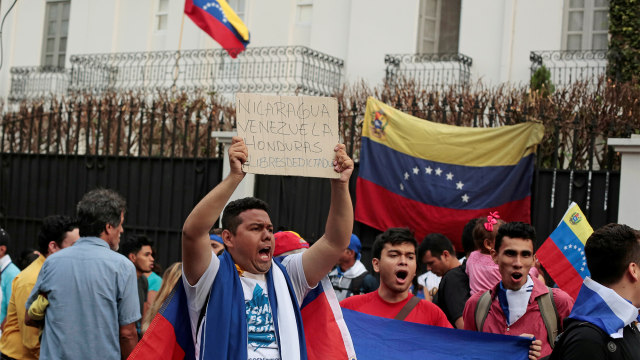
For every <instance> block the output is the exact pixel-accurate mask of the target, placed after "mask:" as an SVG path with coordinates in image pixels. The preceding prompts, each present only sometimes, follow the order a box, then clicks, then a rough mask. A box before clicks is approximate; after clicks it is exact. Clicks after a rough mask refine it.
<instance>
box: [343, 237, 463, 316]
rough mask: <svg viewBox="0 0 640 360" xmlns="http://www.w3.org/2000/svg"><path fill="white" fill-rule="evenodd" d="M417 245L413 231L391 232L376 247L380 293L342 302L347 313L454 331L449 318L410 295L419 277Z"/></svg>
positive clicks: (376, 241) (379, 238)
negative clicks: (363, 314) (352, 312)
mask: <svg viewBox="0 0 640 360" xmlns="http://www.w3.org/2000/svg"><path fill="white" fill-rule="evenodd" d="M417 245H418V244H417V242H416V239H415V238H414V236H413V234H412V233H411V231H410V230H409V229H404V228H390V229H388V230H387V231H385V232H384V233H382V234H380V235H378V236H377V237H376V240H375V242H374V243H373V260H372V263H373V269H374V271H375V272H377V273H379V274H380V287H379V288H378V290H377V291H374V292H371V293H368V294H363V295H355V296H352V297H349V298H347V299H345V300H342V301H341V302H340V306H342V307H343V308H345V309H350V310H355V311H359V312H362V313H365V314H369V315H375V316H380V317H384V318H388V319H397V320H405V321H409V322H414V323H419V324H426V325H435V326H441V327H447V328H451V324H449V321H448V320H447V317H446V316H445V314H444V313H443V312H442V310H440V308H438V307H437V306H436V305H434V304H433V303H431V302H429V301H425V300H420V299H419V298H417V297H415V296H413V294H411V293H410V292H409V287H411V283H412V280H413V278H414V277H415V276H416V266H417V265H416V248H417Z"/></svg>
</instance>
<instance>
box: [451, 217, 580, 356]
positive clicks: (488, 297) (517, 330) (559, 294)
mask: <svg viewBox="0 0 640 360" xmlns="http://www.w3.org/2000/svg"><path fill="white" fill-rule="evenodd" d="M535 241H536V233H535V229H534V228H533V227H532V226H531V225H529V224H525V223H521V222H512V223H506V224H504V225H502V226H501V227H500V229H499V230H498V233H497V235H496V239H495V249H492V250H491V257H492V258H493V260H494V261H495V263H496V264H498V269H499V271H500V275H501V281H499V282H497V283H496V284H494V286H493V288H492V289H491V290H488V291H485V292H479V293H476V294H475V295H472V296H471V298H470V299H469V300H468V301H467V303H466V305H465V308H464V313H463V316H462V317H463V320H464V328H465V329H466V330H473V331H483V332H490V333H494V334H505V335H520V336H528V337H530V336H535V338H536V340H535V341H533V342H532V345H531V351H530V353H529V358H531V359H536V358H538V357H540V356H546V355H549V354H550V353H551V344H553V339H555V336H556V335H557V332H558V330H560V326H561V322H562V320H563V319H564V318H566V317H567V316H568V315H569V312H570V311H571V307H572V306H573V299H572V298H571V297H570V296H569V295H567V293H565V292H564V291H562V290H560V289H551V288H548V287H547V286H546V285H545V284H544V283H543V282H542V281H540V280H539V279H537V278H536V277H532V276H531V275H530V274H529V270H530V269H531V267H532V266H533V264H534V261H535V256H534V254H533V244H534V242H535ZM545 316H547V317H548V318H552V319H553V320H554V321H550V322H549V324H546V323H545V321H544V317H545Z"/></svg>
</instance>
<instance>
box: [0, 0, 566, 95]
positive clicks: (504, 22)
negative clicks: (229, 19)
mask: <svg viewBox="0 0 640 360" xmlns="http://www.w3.org/2000/svg"><path fill="white" fill-rule="evenodd" d="M565 1H567V0H562V1H558V0H535V1H530V0H462V10H461V27H460V42H459V44H460V45H459V49H460V50H459V51H460V52H461V53H463V54H465V55H468V56H470V57H471V58H472V59H473V66H472V79H473V80H474V81H475V80H478V79H481V80H482V81H483V82H484V83H485V84H487V85H492V84H499V83H503V82H509V81H511V82H525V83H526V82H528V80H529V67H530V61H529V53H530V52H531V51H532V50H557V49H560V44H561V29H562V12H563V4H564V2H565ZM10 3H11V1H2V2H1V5H2V7H1V9H0V10H2V13H1V14H0V15H4V13H5V12H6V9H7V8H8V6H9V5H10ZM296 4H297V1H296V0H269V1H264V0H246V9H245V23H246V24H247V26H248V27H249V29H250V31H251V44H250V46H251V47H263V46H285V45H304V46H308V47H310V48H312V49H315V50H318V51H321V52H324V53H327V54H329V55H331V56H335V57H338V58H341V59H343V60H344V61H345V72H344V74H345V77H344V80H345V81H348V82H351V83H353V82H355V81H359V80H360V79H364V80H365V81H367V82H368V83H369V84H371V85H375V84H379V83H380V82H381V81H382V79H383V78H384V75H385V64H384V56H385V54H404V53H407V54H408V53H414V52H415V50H416V37H417V32H418V31H417V29H418V11H419V0H402V1H396V2H393V3H390V2H388V1H386V0H315V1H314V2H313V8H312V15H311V19H312V21H311V25H310V26H304V25H300V24H298V23H297V21H296V8H297V5H296ZM157 8H158V0H135V1H131V0H73V1H71V11H70V24H69V39H68V45H67V65H68V64H69V58H70V56H71V55H75V54H87V53H108V52H134V51H154V50H172V51H173V50H177V49H178V47H180V48H181V49H183V50H186V49H211V48H213V49H219V48H220V46H219V45H218V44H217V43H215V42H214V41H213V40H212V39H211V38H210V37H209V36H208V35H207V34H205V33H204V32H203V31H202V30H200V29H199V28H197V27H196V26H195V25H194V24H193V22H192V21H191V20H190V19H189V18H187V17H185V18H184V27H183V34H182V41H180V28H181V24H182V21H183V8H184V0H170V3H169V11H168V15H169V16H168V29H167V30H166V31H157V30H156V18H155V16H156V11H157ZM44 13H45V1H44V0H40V1H33V0H31V1H28V0H27V1H18V3H17V4H16V6H15V8H14V9H13V11H12V13H11V14H10V16H9V17H8V18H7V21H6V23H5V25H4V29H3V30H4V33H3V46H4V51H5V53H4V64H3V67H2V69H0V96H2V97H6V95H7V94H8V91H9V86H10V76H9V69H10V68H11V67H12V66H31V65H34V66H36V65H40V62H41V51H42V36H43V26H44V15H45V14H44Z"/></svg>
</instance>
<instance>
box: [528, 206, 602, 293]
mask: <svg viewBox="0 0 640 360" xmlns="http://www.w3.org/2000/svg"><path fill="white" fill-rule="evenodd" d="M592 233H593V228H591V225H589V222H588V221H587V219H586V218H585V216H584V214H583V213H582V210H580V207H579V206H578V204H576V203H571V205H569V209H568V210H567V212H565V213H564V216H563V217H562V220H561V221H560V223H559V224H558V227H557V228H556V229H555V230H554V231H553V232H552V233H551V235H549V237H548V238H547V240H545V242H544V243H543V244H542V246H540V248H539V249H538V251H537V252H536V257H537V258H538V260H539V261H540V264H542V266H544V268H545V270H547V272H548V273H549V276H551V278H552V279H553V281H555V282H556V284H558V286H559V287H560V288H561V289H562V290H564V291H566V292H567V294H569V295H571V296H572V297H573V298H574V299H575V298H577V296H578V293H579V292H580V287H581V286H582V282H583V279H584V278H585V277H587V276H590V275H591V273H590V272H589V268H587V259H586V257H585V255H584V244H585V243H586V242H587V239H588V238H589V236H591V234H592Z"/></svg>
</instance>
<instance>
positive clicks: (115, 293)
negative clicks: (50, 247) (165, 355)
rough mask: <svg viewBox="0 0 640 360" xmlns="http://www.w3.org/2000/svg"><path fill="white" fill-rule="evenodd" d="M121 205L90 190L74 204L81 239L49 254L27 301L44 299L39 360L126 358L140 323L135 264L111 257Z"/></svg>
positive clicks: (116, 241) (105, 194)
mask: <svg viewBox="0 0 640 360" xmlns="http://www.w3.org/2000/svg"><path fill="white" fill-rule="evenodd" d="M125 206H126V203H125V201H124V199H123V198H122V197H121V196H120V195H118V194H117V193H116V192H114V191H112V190H107V189H96V190H92V191H90V192H88V193H87V194H85V195H84V196H83V197H82V200H80V202H79V203H78V205H77V216H78V227H79V229H80V236H81V238H80V239H79V240H78V241H76V243H75V245H74V246H72V247H69V248H66V249H63V250H61V251H58V252H56V253H55V254H53V255H51V256H49V257H48V258H47V260H46V261H45V262H44V265H43V266H42V270H41V271H40V274H39V276H38V281H37V282H36V285H35V286H34V288H33V291H32V292H31V295H30V297H29V300H28V301H27V304H26V307H27V309H28V308H29V306H30V305H31V303H32V302H33V301H34V300H36V298H37V297H38V295H39V294H45V295H46V296H47V299H48V301H49V306H48V307H47V309H46V316H45V326H44V330H43V333H42V341H41V348H40V358H41V359H93V358H96V357H99V358H100V359H121V358H127V357H128V356H129V354H130V353H131V351H132V350H133V348H134V347H135V345H136V343H137V340H138V337H137V334H136V327H135V322H136V321H137V320H138V319H140V305H139V303H138V294H137V282H136V270H135V266H134V265H133V264H132V263H131V261H129V260H128V259H127V258H126V257H124V256H122V255H121V254H119V253H117V252H116V251H115V250H117V249H118V246H119V244H120V234H121V233H122V231H123V230H122V223H123V221H124V212H125Z"/></svg>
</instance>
